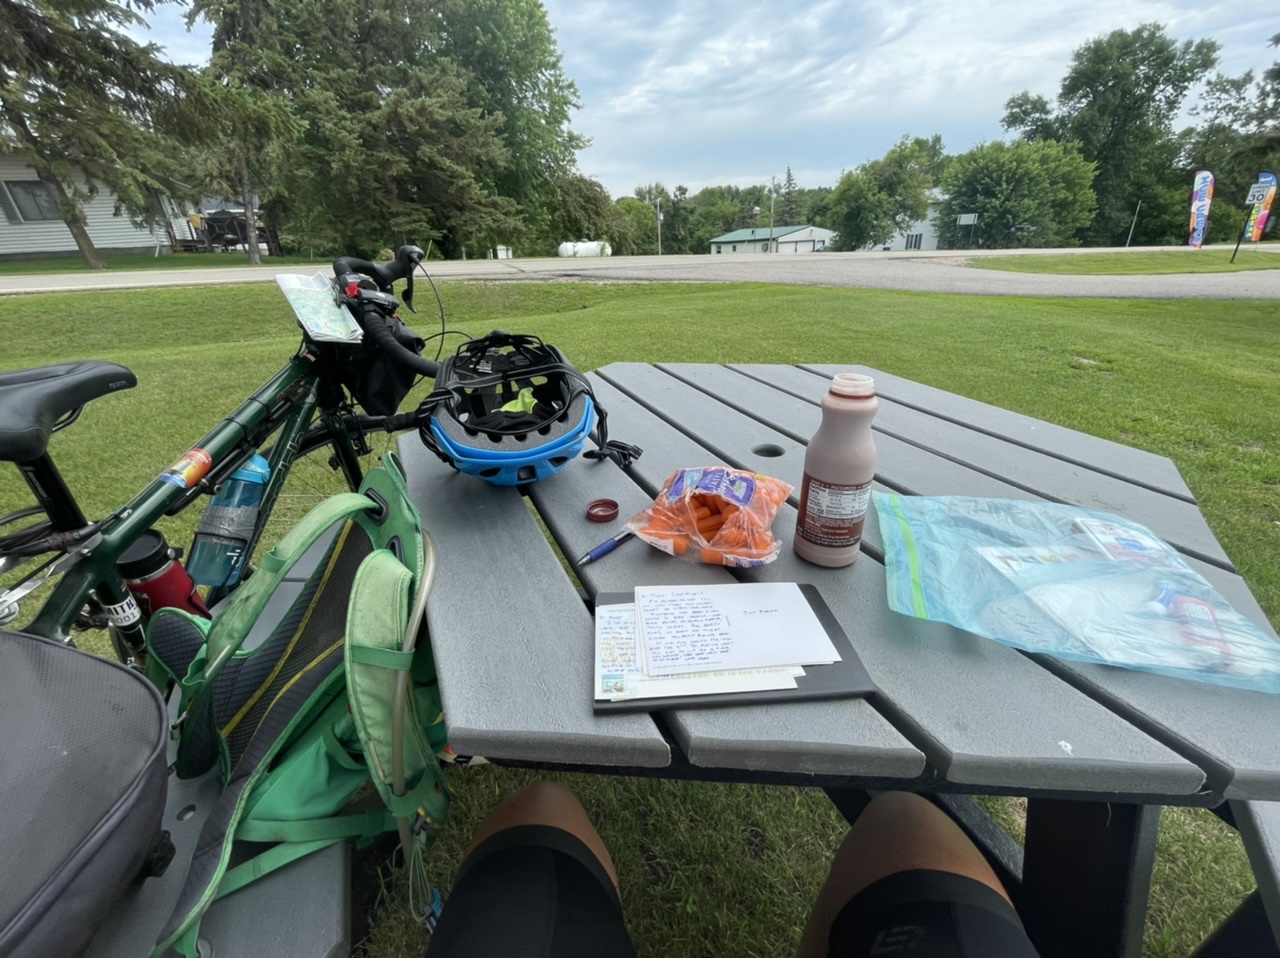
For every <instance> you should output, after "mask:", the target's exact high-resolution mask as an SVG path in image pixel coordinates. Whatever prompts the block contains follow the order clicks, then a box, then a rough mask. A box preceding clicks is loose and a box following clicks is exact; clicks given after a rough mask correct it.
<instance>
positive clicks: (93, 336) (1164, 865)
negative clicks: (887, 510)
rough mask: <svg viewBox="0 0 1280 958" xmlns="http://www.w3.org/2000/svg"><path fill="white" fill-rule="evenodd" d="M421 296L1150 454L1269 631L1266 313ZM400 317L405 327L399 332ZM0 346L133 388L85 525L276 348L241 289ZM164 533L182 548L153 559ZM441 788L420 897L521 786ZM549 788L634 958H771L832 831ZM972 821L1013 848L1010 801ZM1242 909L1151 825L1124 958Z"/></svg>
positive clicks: (1269, 357) (18, 336) (1219, 839)
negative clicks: (853, 385)
mask: <svg viewBox="0 0 1280 958" xmlns="http://www.w3.org/2000/svg"><path fill="white" fill-rule="evenodd" d="M1157 255H1160V254H1157ZM1241 255H1242V256H1243V255H1244V253H1243V252H1242V254H1241ZM441 291H442V295H443V297H444V301H445V305H446V309H447V310H448V313H449V316H450V325H451V326H453V327H455V328H460V329H464V330H466V331H467V332H469V333H472V334H476V335H478V334H482V333H485V332H487V331H489V330H490V329H493V328H495V327H501V328H504V329H508V330H515V331H528V332H533V333H537V334H538V335H541V336H542V337H544V338H545V339H547V340H549V341H551V342H554V343H556V344H557V345H559V346H560V347H562V348H563V349H564V350H565V351H566V353H567V354H568V355H569V356H570V357H571V358H572V359H573V360H574V361H575V362H576V363H577V364H578V365H579V366H580V367H582V368H584V369H590V368H594V367H596V366H599V365H602V364H605V363H608V362H613V361H618V360H636V361H650V362H657V361H701V362H780V363H793V362H801V361H821V362H827V363H843V362H848V363H865V364H867V365H870V366H873V367H877V368H879V369H883V370H885V371H888V372H892V373H896V374H898V375H902V376H906V377H909V378H911V379H915V380H918V381H921V382H925V383H929V384H931V385H934V386H938V387H941V388H943V389H947V390H950V391H953V392H957V393H960V394H963V395H966V396H971V397H973V398H976V399H980V400H983V401H986V402H991V403H995V404H998V405H1000V406H1004V407H1007V408H1010V409H1014V410H1017V411H1019V412H1021V413H1025V414H1027V415H1031V416H1036V417H1039V418H1042V419H1047V420H1050V421H1052V422H1056V423H1060V424H1062V425H1065V426H1068V427H1071V428H1075V429H1081V430H1084V431H1085V432H1089V433H1092V434H1094V435H1098V436H1103V437H1105V438H1108V439H1114V440H1118V441H1120V442H1125V443H1129V444H1131V445H1134V446H1139V447H1142V448H1145V449H1150V450H1152V451H1154V452H1157V453H1161V454H1163V455H1167V456H1170V457H1172V458H1173V459H1174V461H1175V462H1176V463H1177V464H1178V466H1179V468H1180V469H1181V470H1182V473H1183V475H1184V476H1185V477H1186V479H1187V482H1188V483H1189V485H1190V486H1191V488H1192V489H1193V490H1194V491H1195V493H1196V495H1197V496H1198V497H1199V499H1200V503H1201V507H1202V509H1203V511H1204V513H1205V515H1206V517H1207V518H1208V521H1209V524H1210V525H1211V526H1212V528H1213V530H1214V532H1215V533H1216V534H1217V536H1218V538H1219V539H1220V540H1221V542H1222V544H1223V546H1224V547H1225V548H1226V550H1227V552H1228V554H1230V555H1231V557H1232V559H1233V560H1234V561H1235V563H1236V565H1237V567H1238V568H1239V569H1240V570H1241V574H1242V575H1243V576H1244V577H1245V579H1246V580H1247V581H1248V582H1249V584H1250V586H1251V587H1252V589H1253V591H1254V593H1255V595H1256V596H1257V597H1258V599H1259V601H1260V602H1261V603H1262V605H1263V607H1264V608H1265V609H1266V611H1267V613H1268V615H1269V616H1270V617H1271V619H1272V621H1273V622H1280V419H1278V417H1277V416H1276V410H1277V408H1280V303H1273V302H1231V303H1221V304H1216V303H1215V304H1206V303H1204V302H1183V301H1161V302H1153V301H1144V300H1120V301H1110V300H1108V301H1103V300H1053V299H1034V300H1014V299H1000V298H993V297H968V296H965V297H948V296H942V295H926V294H912V293H888V292H875V291H863V290H846V289H806V288H801V287H769V286H755V285H715V286H698V285H687V284H679V285H636V286H631V285H610V284H605V285H595V284H575V283H554V284H534V283H519V284H480V283H446V284H443V285H442V290H441ZM418 321H419V326H420V329H421V330H422V331H423V332H430V331H431V329H430V326H429V321H428V320H427V318H426V317H425V315H424V316H420V317H419V320H418ZM0 328H3V329H4V330H5V333H6V335H5V340H6V341H5V351H4V352H3V354H0V367H5V368H10V367H20V366H29V365H37V364H41V363H49V362H56V361H63V360H68V359H80V358H101V359H110V360H115V361H117V362H122V363H124V364H126V365H128V366H130V367H131V368H132V369H134V371H135V372H136V373H137V374H138V378H139V386H138V388H137V389H134V390H132V391H130V392H128V393H122V394H119V395H116V396H112V397H109V398H106V399H103V400H101V401H98V402H95V403H92V404H90V406H89V407H88V408H87V409H86V411H85V414H84V416H83V417H82V419H81V421H80V422H78V423H76V424H75V425H74V426H73V427H71V428H70V429H68V430H66V431H65V432H62V433H59V434H58V435H57V437H55V439H54V440H53V445H52V449H53V452H54V455H55V457H56V459H57V461H58V463H59V465H60V467H61V468H62V470H63V472H64V474H65V475H66V476H67V480H68V483H69V484H70V486H71V488H72V489H73V490H75V491H76V492H77V494H78V495H80V496H81V498H82V502H83V504H84V505H85V507H86V511H87V512H88V513H89V514H90V515H98V514H101V513H102V512H104V511H106V510H108V509H110V508H111V507H112V506H113V505H115V504H117V503H119V502H120V501H121V500H122V499H123V498H124V497H125V495H126V494H127V493H129V492H131V491H133V490H136V489H137V488H139V487H140V486H141V485H142V484H143V483H144V482H146V481H147V480H149V479H150V478H152V477H153V476H155V475H156V474H157V473H158V472H160V471H161V470H163V469H164V468H165V467H166V466H167V465H168V464H169V463H171V462H172V461H173V460H174V459H175V458H176V457H177V456H178V455H179V454H180V453H181V452H183V451H184V450H185V449H186V448H187V447H188V446H189V445H191V444H192V443H193V442H194V441H195V440H196V439H197V438H198V437H199V436H200V435H201V434H202V433H203V432H204V431H205V430H206V429H207V428H208V427H209V426H210V425H211V424H213V423H214V422H215V421H216V420H217V419H218V418H220V417H221V416H223V415H225V414H226V413H227V412H228V411H229V410H230V409H232V408H233V407H234V406H235V405H236V404H237V403H238V402H239V401H240V399H242V398H243V397H244V396H246V395H247V394H248V393H249V392H250V391H251V390H252V389H253V388H254V387H256V386H257V385H258V384H260V383H261V382H262V381H263V380H265V379H266V378H267V377H268V376H269V375H270V374H271V373H272V372H274V371H275V370H276V368H278V367H279V365H280V364H281V363H282V362H283V361H284V359H285V358H286V357H287V356H288V355H289V354H290V352H291V351H292V349H293V348H294V346H295V344H296V341H297V335H296V333H295V331H294V325H293V321H292V319H291V316H290V314H289V312H288V309H287V307H285V305H284V302H283V300H282V298H281V297H280V294H279V292H278V291H277V290H275V289H274V288H271V287H267V286H233V287H226V288H224V289H219V290H211V289H208V288H203V289H164V290H148V291H122V292H104V293H79V294H58V295H41V296H27V297H21V298H0ZM50 330H56V335H54V336H51V335H50ZM624 438H625V437H624ZM0 475H4V473H3V472H0ZM22 492H23V488H22V486H21V483H20V482H19V480H18V479H17V477H16V475H14V474H12V473H9V474H8V475H7V476H6V477H5V478H4V479H0V512H3V511H4V510H5V508H6V507H11V506H12V505H14V504H16V503H18V502H20V501H23V500H24V497H23V495H22ZM179 518H180V519H181V518H182V517H179ZM191 521H192V522H193V521H194V517H193V518H192V520H191ZM189 536H190V527H189V526H186V527H180V528H178V530H177V531H176V532H175V533H174V534H171V535H170V539H171V541H173V542H175V543H181V544H185V542H186V541H187V539H188V538H189ZM449 775H450V777H451V779H452V781H453V784H454V788H455V795H456V798H455V803H454V812H455V818H454V821H453V823H452V825H451V827H450V828H449V829H447V830H446V833H445V835H444V837H443V838H442V839H441V841H440V843H439V844H438V845H437V846H436V848H435V849H434V851H433V852H432V853H431V856H430V860H429V861H428V867H429V869H430V870H431V873H432V875H433V876H434V877H436V878H444V877H446V876H448V875H450V874H451V872H452V869H453V867H454V864H455V863H456V860H457V857H458V855H459V854H460V852H461V850H462V849H463V848H464V847H465V844H466V842H467V840H468V837H469V834H470V831H471V830H472V828H473V827H474V825H475V823H476V822H478V821H479V820H480V818H482V817H483V815H484V813H485V812H486V811H487V810H488V808H490V807H491V806H492V804H493V803H494V801H496V799H498V798H499V797H501V796H502V795H505V794H507V793H509V792H510V791H512V790H513V789H514V788H516V787H518V786H519V785H520V784H522V783H523V782H525V781H527V780H529V778H530V775H531V773H527V772H516V771H511V770H502V769H495V768H483V767H482V768H476V769H454V770H451V771H450V772H449ZM561 780H564V781H568V782H569V783H570V784H571V785H572V787H574V789H575V790H576V791H577V792H578V794H579V795H580V796H581V797H582V800H583V803H584V804H585V805H586V807H587V810H588V811H589V812H590V813H591V815H592V817H593V818H594V819H595V820H596V821H597V822H598V823H599V825H600V831H601V833H602V835H603V836H604V838H605V839H606V841H607V842H608V843H609V845H610V848H611V849H612V850H613V853H614V857H615V860H616V862H617V865H618V872H619V874H620V876H621V879H622V883H623V899H624V904H625V907H626V911H627V916H628V921H629V923H630V927H631V929H632V932H633V934H634V935H635V937H636V940H637V942H638V945H639V949H640V954H641V955H645V956H654V958H657V956H672V958H676V956H680V958H685V956H693V958H697V956H712V955H717V956H718V955H724V954H732V955H759V956H765V955H784V954H789V953H791V951H792V950H793V949H794V946H795V942H796V940H797V938H798V935H799V930H800V928H801V926H802V924H803V921H804V918H805V915H806V914H807V910H808V907H809V902H810V900H811V899H812V897H813V894H814V892H815V891H816V889H817V887H818V885H819V883H820V882H821V879H822V877H823V873H824V871H825V863H826V861H827V859H828V856H829V854H830V852H831V850H832V849H833V848H834V847H835V844H836V842H837V841H838V839H839V837H840V835H841V833H842V831H843V826H842V824H841V821H840V819H839V817H838V816H837V815H836V814H835V812H834V811H833V810H832V809H831V808H830V806H829V804H828V803H827V801H826V799H825V797H824V796H823V795H822V794H821V793H819V792H814V791H807V790H803V789H784V788H766V787H747V786H730V785H709V784H691V783H673V782H657V781H647V780H629V779H615V778H607V777H576V778H570V777H561ZM987 804H988V807H990V808H992V809H993V810H995V811H996V812H997V813H998V814H999V816H1000V817H1001V819H1002V820H1003V821H1006V822H1007V823H1008V825H1009V827H1010V828H1011V829H1012V830H1014V831H1015V832H1016V830H1017V828H1018V811H1019V809H1018V805H1017V803H1016V802H1011V801H1007V800H988V802H987ZM1252 887H1253V883H1252V879H1251V876H1250V873H1249V870H1248V866H1247V864H1246V862H1245V859H1244V855H1243V851H1242V849H1241V847H1240V843H1239V841H1238V839H1237V838H1236V837H1235V835H1234V833H1232V832H1230V831H1229V830H1228V829H1227V828H1226V827H1225V826H1223V825H1221V823H1219V822H1218V821H1217V819H1215V818H1214V817H1213V816H1212V815H1210V814H1208V813H1206V812H1198V811H1187V810H1168V811H1166V812H1165V814H1164V815H1163V816H1162V834H1161V839H1160V847H1159V854H1158V858H1157V868H1156V876H1155V885H1154V892H1153V899H1152V908H1151V914H1150V917H1149V920H1148V933H1147V938H1146V949H1145V951H1146V954H1147V956H1149V958H1177V956H1183V955H1187V954H1189V953H1190V952H1191V951H1192V950H1193V949H1194V947H1195V946H1196V945H1197V944H1198V943H1199V941H1200V940H1201V939H1202V938H1203V937H1204V935H1205V933H1206V932H1207V931H1208V930H1209V929H1210V928H1211V927H1213V926H1214V925H1215V924H1216V923H1217V922H1219V921H1220V920H1222V918H1224V917H1225V916H1226V915H1227V914H1228V913H1229V912H1230V911H1231V910H1232V909H1233V908H1234V907H1235V905H1236V904H1238V903H1239V901H1240V900H1241V899H1242V898H1243V896H1244V895H1245V894H1246V893H1247V892H1248V891H1249V890H1250V889H1251V888H1252ZM389 900H391V901H398V900H400V899H399V896H395V895H392V896H390V899H389ZM422 947H423V938H422V936H421V933H420V932H419V930H418V929H417V928H415V927H413V926H412V925H411V923H410V921H409V919H408V918H407V916H406V914H405V912H404V911H403V910H402V909H399V908H397V907H393V906H389V907H388V908H386V909H385V910H384V912H383V913H382V914H380V916H379V919H378V921H377V923H376V925H375V927H374V930H373V933H372V937H371V940H370V942H369V944H368V954H369V955H371V956H373V958H408V956H410V955H413V956H417V955H420V954H421V951H422Z"/></svg>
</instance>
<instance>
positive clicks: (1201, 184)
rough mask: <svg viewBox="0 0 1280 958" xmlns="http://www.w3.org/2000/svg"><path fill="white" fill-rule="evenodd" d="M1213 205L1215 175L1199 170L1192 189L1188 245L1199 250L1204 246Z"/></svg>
mask: <svg viewBox="0 0 1280 958" xmlns="http://www.w3.org/2000/svg"><path fill="white" fill-rule="evenodd" d="M1212 203H1213V174H1212V173H1210V172H1209V171H1208V170H1198V171H1197V172H1196V178H1195V182H1194V184H1193V185H1192V187H1191V238H1190V239H1188V240H1187V245H1188V246H1190V247H1192V248H1193V249H1199V248H1200V247H1201V246H1203V245H1204V235H1205V232H1206V231H1207V230H1208V229H1209V206H1210V205H1211V204H1212Z"/></svg>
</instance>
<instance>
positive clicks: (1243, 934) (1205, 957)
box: [1191, 891, 1280, 958]
mask: <svg viewBox="0 0 1280 958" xmlns="http://www.w3.org/2000/svg"><path fill="white" fill-rule="evenodd" d="M1239 955H1248V956H1249V958H1280V945H1278V944H1277V942H1276V936H1275V933H1274V932H1272V930H1271V922H1269V921H1268V920H1267V910H1266V908H1265V907H1264V906H1263V904H1262V896H1261V895H1259V894H1258V892H1257V891H1254V892H1253V893H1252V894H1250V895H1249V897H1248V898H1246V899H1245V900H1244V901H1243V902H1241V904H1240V907H1239V908H1237V909H1236V910H1235V911H1233V912H1232V913H1231V916H1230V917H1229V918H1227V920H1226V921H1224V922H1223V923H1222V924H1221V925H1219V926H1218V927H1217V928H1215V929H1214V930H1213V933H1212V934H1211V935H1210V936H1209V937H1208V938H1206V939H1205V940H1204V943H1203V944H1201V945H1200V947H1199V948H1197V949H1196V951H1195V954H1194V955H1192V956H1191V958H1237V956H1239Z"/></svg>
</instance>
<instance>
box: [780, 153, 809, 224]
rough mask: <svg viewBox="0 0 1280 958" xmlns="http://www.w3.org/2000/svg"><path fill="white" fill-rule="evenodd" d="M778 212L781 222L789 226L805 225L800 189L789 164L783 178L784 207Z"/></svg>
mask: <svg viewBox="0 0 1280 958" xmlns="http://www.w3.org/2000/svg"><path fill="white" fill-rule="evenodd" d="M778 212H779V215H780V216H781V217H782V219H781V220H780V222H782V223H785V224H786V225H788V226H800V225H803V224H801V222H800V188H799V187H798V186H796V178H795V176H793V175H792V173H791V164H790V163H788V164H787V175H786V176H784V177H783V178H782V206H781V209H780V210H779V211H778Z"/></svg>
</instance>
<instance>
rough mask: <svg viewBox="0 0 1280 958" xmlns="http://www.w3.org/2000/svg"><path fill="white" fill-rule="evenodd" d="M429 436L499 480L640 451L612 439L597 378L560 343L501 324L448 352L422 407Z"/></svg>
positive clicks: (542, 475)
mask: <svg viewBox="0 0 1280 958" xmlns="http://www.w3.org/2000/svg"><path fill="white" fill-rule="evenodd" d="M418 422H419V427H418V432H419V435H420V436H421V437H422V442H423V444H424V445H426V447H427V448H428V449H430V450H431V451H432V452H434V453H435V454H436V455H437V456H439V457H440V458H441V459H442V460H444V461H445V462H447V463H449V464H450V465H452V466H453V467H454V468H455V469H457V470H459V471H460V472H464V473H466V474H468V475H472V476H478V477H479V478H481V479H484V480H486V481H488V482H491V483H494V484H495V485H499V486H515V485H522V484H524V483H530V482H538V481H539V480H542V479H546V478H548V477H549V476H552V475H555V473H557V472H559V471H560V470H561V469H563V468H564V467H565V466H566V465H567V464H568V463H569V462H570V461H571V460H573V459H574V458H576V457H577V456H578V454H579V453H582V450H583V446H584V445H585V443H586V441H587V438H588V437H589V436H590V435H591V434H592V432H593V431H595V432H596V433H597V436H598V438H599V448H598V449H593V450H589V451H588V452H586V453H585V454H584V455H585V456H586V457H587V458H591V459H603V458H610V459H613V460H614V461H616V462H618V463H619V464H620V465H627V464H628V463H630V462H631V460H632V459H635V458H636V457H638V456H639V455H640V450H639V449H637V448H636V447H634V446H628V445H626V444H625V443H619V442H610V441H609V440H608V435H607V430H606V425H605V422H606V415H605V411H604V409H603V408H602V407H601V406H600V405H599V403H597V402H596V399H595V395H594V393H593V392H592V389H591V384H590V383H589V382H588V381H587V379H586V377H584V376H583V375H582V374H581V373H580V372H578V370H576V369H574V368H573V366H572V365H571V364H570V362H569V360H568V359H566V358H565V356H564V354H563V353H561V352H560V350H559V349H557V348H556V347H555V346H551V345H548V344H546V343H544V342H543V341H542V340H541V339H539V338H538V337H536V336H526V335H512V334H510V333H504V332H502V331H501V330H495V331H494V332H493V333H490V334H489V335H488V336H484V337H481V338H479V339H472V340H469V341H467V342H466V343H464V344H463V345H462V346H460V347H459V348H458V351H457V353H456V354H455V355H453V356H452V357H450V358H449V359H446V360H445V361H444V362H443V363H442V364H441V367H440V372H439V374H438V375H437V376H436V388H435V390H434V391H433V392H432V393H431V395H429V396H428V397H427V398H426V399H425V400H423V403H422V405H421V406H420V407H419V408H418Z"/></svg>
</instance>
